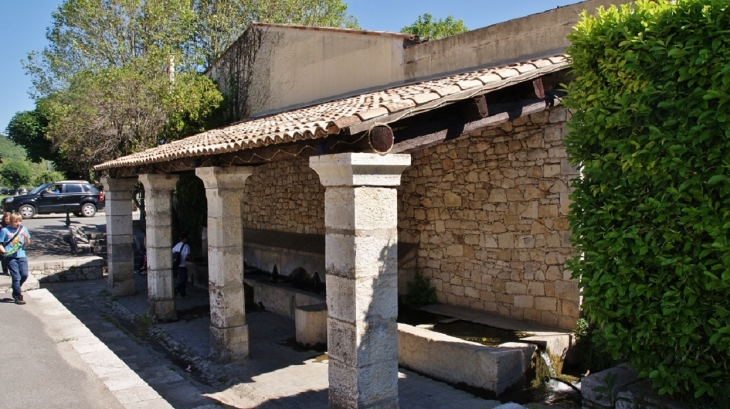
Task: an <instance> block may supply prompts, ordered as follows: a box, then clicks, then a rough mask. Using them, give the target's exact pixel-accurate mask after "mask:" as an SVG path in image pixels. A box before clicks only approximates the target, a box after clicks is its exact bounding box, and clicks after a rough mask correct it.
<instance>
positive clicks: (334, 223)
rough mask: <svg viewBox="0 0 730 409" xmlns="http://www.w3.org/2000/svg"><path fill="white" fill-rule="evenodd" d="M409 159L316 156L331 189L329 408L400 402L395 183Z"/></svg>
mask: <svg viewBox="0 0 730 409" xmlns="http://www.w3.org/2000/svg"><path fill="white" fill-rule="evenodd" d="M410 164H411V157H410V155H385V156H381V155H377V154H366V153H343V154H337V155H327V156H316V157H312V158H310V159H309V166H310V167H312V169H314V170H315V171H316V172H317V173H318V174H319V179H320V181H321V182H322V184H323V185H324V186H325V187H326V191H325V199H324V201H325V212H324V218H325V227H326V229H327V234H326V238H325V243H326V250H325V265H326V269H327V275H326V277H327V308H328V313H329V317H328V320H327V349H328V354H329V407H330V408H397V407H398V325H397V323H396V318H397V316H398V229H397V224H398V211H397V207H398V203H397V202H398V201H397V197H398V196H397V191H396V189H395V186H398V185H400V177H401V173H402V172H403V170H404V169H406V168H407V167H408V166H410Z"/></svg>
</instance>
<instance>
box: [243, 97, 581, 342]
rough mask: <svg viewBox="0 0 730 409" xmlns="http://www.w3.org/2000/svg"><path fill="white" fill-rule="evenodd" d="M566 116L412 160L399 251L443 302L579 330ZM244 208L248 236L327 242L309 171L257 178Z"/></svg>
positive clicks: (536, 119)
mask: <svg viewBox="0 0 730 409" xmlns="http://www.w3.org/2000/svg"><path fill="white" fill-rule="evenodd" d="M567 117H568V113H567V112H566V110H565V109H564V108H562V107H555V108H552V109H550V110H547V111H543V112H540V113H537V114H533V115H530V116H527V117H523V118H518V119H515V120H513V121H511V122H507V123H505V124H503V125H502V126H501V127H499V128H489V129H486V130H484V131H482V132H478V133H474V134H471V135H468V136H464V137H461V138H459V139H456V140H453V141H450V142H447V143H444V144H441V145H438V146H434V147H431V148H427V149H424V150H421V151H418V152H414V153H413V164H412V166H411V167H409V168H408V169H407V170H406V171H405V173H404V175H403V183H402V185H401V186H400V187H399V188H398V193H399V195H398V230H399V240H400V242H402V243H411V244H414V245H416V246H417V248H418V255H417V263H418V271H420V272H421V273H422V274H424V275H425V276H426V277H428V278H429V279H430V280H431V283H432V285H433V286H434V287H435V288H436V290H437V295H438V298H439V301H440V302H443V303H448V304H453V305H459V306H464V307H469V308H474V309H477V310H482V311H490V312H495V313H498V314H501V315H504V316H511V317H515V318H519V319H525V320H529V321H533V322H539V323H543V324H547V325H551V326H557V327H560V328H564V329H571V328H572V327H573V325H574V324H575V320H576V319H577V318H578V284H577V281H575V280H572V279H571V278H570V275H571V274H570V272H569V271H566V270H565V266H564V263H565V260H566V259H567V257H568V256H569V254H570V253H571V251H572V248H571V245H570V241H569V237H570V233H569V226H568V219H567V214H568V211H569V209H570V199H569V194H570V180H571V179H572V178H574V177H576V176H577V171H576V170H575V169H574V168H573V167H571V166H570V164H569V162H568V157H567V155H566V153H565V148H564V147H563V135H564V133H565V122H566V120H567V119H568V118H567ZM244 200H245V205H244V209H245V210H244V218H245V221H244V226H245V227H246V228H251V229H267V230H278V231H286V232H295V233H296V232H299V233H310V234H324V214H323V209H324V188H323V187H322V186H321V185H320V183H319V181H318V178H317V175H316V173H314V171H312V170H311V169H309V168H308V167H307V165H306V162H304V161H302V160H293V161H287V162H278V163H272V164H268V165H264V166H260V167H256V168H255V169H254V173H253V175H252V176H251V178H250V180H249V182H248V183H247V184H246V198H245V199H244ZM400 269H401V271H400V273H401V274H405V272H404V271H403V266H400ZM285 273H286V272H285Z"/></svg>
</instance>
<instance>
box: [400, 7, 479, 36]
mask: <svg viewBox="0 0 730 409" xmlns="http://www.w3.org/2000/svg"><path fill="white" fill-rule="evenodd" d="M400 31H401V33H410V34H415V35H417V36H419V37H421V38H428V39H430V40H440V39H442V38H445V37H449V36H452V35H456V34H461V33H464V32H467V31H469V29H468V28H467V27H466V25H464V20H461V19H459V20H454V17H453V16H451V15H450V14H449V15H448V16H446V19H438V20H434V18H433V16H432V15H431V14H429V13H425V14H423V15H420V16H418V18H417V19H416V21H414V22H413V24H411V25H410V26H405V27H403V28H401V29H400Z"/></svg>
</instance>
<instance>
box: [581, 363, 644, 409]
mask: <svg viewBox="0 0 730 409" xmlns="http://www.w3.org/2000/svg"><path fill="white" fill-rule="evenodd" d="M606 376H611V377H614V380H613V388H612V390H611V391H610V392H609V391H604V392H602V391H600V390H599V391H596V389H598V388H600V387H604V388H605V387H606V386H607V381H606ZM638 378H639V377H638V376H637V374H636V372H634V371H632V370H630V369H629V368H626V367H623V366H619V367H615V368H609V369H606V370H603V371H600V372H596V373H594V374H591V375H588V376H586V377H583V378H582V379H581V394H582V395H583V404H584V406H586V407H593V408H612V407H613V405H611V402H612V401H615V399H616V396H617V395H618V393H619V392H620V391H622V390H623V389H624V388H625V387H626V386H627V385H629V384H632V383H634V382H636V381H637V380H638ZM609 393H610V395H609ZM611 395H613V396H611Z"/></svg>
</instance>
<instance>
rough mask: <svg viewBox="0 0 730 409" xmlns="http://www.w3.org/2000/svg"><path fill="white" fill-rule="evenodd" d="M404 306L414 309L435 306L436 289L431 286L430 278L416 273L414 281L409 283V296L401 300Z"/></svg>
mask: <svg viewBox="0 0 730 409" xmlns="http://www.w3.org/2000/svg"><path fill="white" fill-rule="evenodd" d="M401 301H402V302H403V304H406V305H410V306H413V307H420V306H423V305H428V304H434V303H436V302H437V301H438V300H437V299H436V289H435V288H433V287H432V286H431V282H430V281H429V280H428V278H426V277H424V276H423V275H421V274H420V273H416V276H415V277H413V280H412V281H409V282H408V294H406V295H404V296H403V297H402V298H401Z"/></svg>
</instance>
